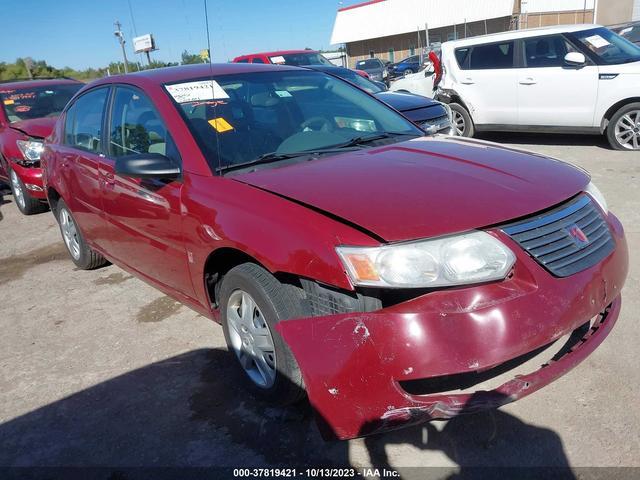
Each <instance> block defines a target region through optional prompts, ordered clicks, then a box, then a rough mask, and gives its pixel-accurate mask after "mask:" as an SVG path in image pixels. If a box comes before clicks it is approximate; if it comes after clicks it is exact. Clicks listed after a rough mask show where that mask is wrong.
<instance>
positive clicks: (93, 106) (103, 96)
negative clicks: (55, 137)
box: [64, 88, 109, 153]
mask: <svg viewBox="0 0 640 480" xmlns="http://www.w3.org/2000/svg"><path fill="white" fill-rule="evenodd" d="M108 93H109V89H108V88H99V89H97V90H92V91H90V92H88V93H85V94H84V95H82V96H81V97H80V98H78V99H77V100H76V101H75V103H74V104H73V105H72V106H71V108H69V110H67V114H66V118H65V127H64V139H65V144H67V145H69V146H71V147H74V148H79V149H80V150H86V151H88V152H93V153H100V152H102V144H101V143H102V118H103V115H104V106H105V104H106V102H107V94H108Z"/></svg>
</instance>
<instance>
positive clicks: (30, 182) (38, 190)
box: [11, 160, 47, 200]
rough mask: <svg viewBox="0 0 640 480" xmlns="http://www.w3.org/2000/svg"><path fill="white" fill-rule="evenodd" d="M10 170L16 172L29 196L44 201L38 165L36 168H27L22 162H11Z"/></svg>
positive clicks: (44, 195) (40, 170) (44, 194)
mask: <svg viewBox="0 0 640 480" xmlns="http://www.w3.org/2000/svg"><path fill="white" fill-rule="evenodd" d="M11 169H12V170H13V171H14V172H16V175H18V177H19V178H20V180H21V181H22V183H23V184H24V186H25V188H26V189H27V190H28V191H29V196H31V197H33V198H38V199H40V200H46V199H47V195H46V193H45V191H44V183H43V181H42V168H41V167H40V165H39V163H38V165H37V166H27V165H24V164H23V163H22V162H18V161H16V160H13V161H12V162H11Z"/></svg>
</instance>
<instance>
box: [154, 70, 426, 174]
mask: <svg viewBox="0 0 640 480" xmlns="http://www.w3.org/2000/svg"><path fill="white" fill-rule="evenodd" d="M193 85H207V86H208V87H207V88H206V89H203V90H202V91H201V92H199V93H198V94H197V95H196V94H194V93H193V92H194V88H193ZM165 87H166V89H167V91H168V92H169V94H170V95H171V96H172V97H173V99H174V100H175V101H176V102H177V103H178V105H179V107H180V109H181V111H182V113H183V116H184V118H185V119H186V121H187V124H188V125H189V127H190V129H191V131H192V132H193V134H194V136H195V138H196V140H197V142H198V143H199V145H200V148H201V149H202V151H203V153H204V155H205V157H206V158H207V160H208V161H209V164H210V165H211V167H212V169H214V170H218V169H220V168H226V167H228V166H232V165H240V164H246V163H248V162H253V161H257V160H259V159H260V158H261V157H264V156H265V155H268V154H272V153H273V154H281V155H282V154H288V153H289V154H290V153H296V152H317V151H318V150H322V149H331V148H338V149H339V148H344V146H345V144H347V143H349V142H352V141H353V140H354V139H357V138H366V137H369V138H374V137H376V136H378V137H379V136H381V134H386V133H389V134H390V135H389V137H390V138H385V139H384V140H382V141H385V142H395V141H400V140H401V139H402V138H403V137H404V136H410V135H415V136H422V135H423V134H424V133H423V132H422V131H421V130H419V129H418V128H416V127H415V126H414V125H413V124H412V123H411V122H409V121H408V120H407V119H405V118H404V117H403V116H401V115H400V114H398V113H396V112H395V111H393V110H392V109H390V108H389V107H387V106H386V105H385V104H383V103H382V102H379V101H377V100H375V99H374V98H372V97H370V96H369V95H368V94H366V93H365V92H363V91H362V90H360V89H358V88H355V87H354V86H353V85H351V84H350V83H347V82H345V81H343V80H340V79H338V78H335V77H332V76H330V75H326V74H324V73H321V72H312V71H307V72H299V71H289V70H287V71H283V72H260V73H244V74H236V75H225V76H220V77H216V78H215V79H214V81H213V82H211V81H210V80H209V81H208V80H200V81H197V80H192V81H184V82H181V83H175V84H169V85H166V86H165ZM184 92H186V93H184ZM396 138H397V140H396ZM405 139H406V138H405ZM356 145H357V146H360V142H357V143H356V144H355V145H353V147H355V146H356ZM367 145H369V143H367ZM272 157H273V155H272Z"/></svg>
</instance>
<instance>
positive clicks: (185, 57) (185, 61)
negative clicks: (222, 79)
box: [182, 50, 202, 65]
mask: <svg viewBox="0 0 640 480" xmlns="http://www.w3.org/2000/svg"><path fill="white" fill-rule="evenodd" d="M194 63H202V58H200V55H196V54H195V53H189V52H188V51H186V50H185V51H183V52H182V65H191V64H194Z"/></svg>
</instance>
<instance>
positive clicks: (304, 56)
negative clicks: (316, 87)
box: [269, 52, 333, 67]
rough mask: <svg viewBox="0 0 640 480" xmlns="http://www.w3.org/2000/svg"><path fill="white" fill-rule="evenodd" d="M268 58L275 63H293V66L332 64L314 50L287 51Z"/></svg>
mask: <svg viewBox="0 0 640 480" xmlns="http://www.w3.org/2000/svg"><path fill="white" fill-rule="evenodd" d="M269 59H270V60H271V63H275V64H276V65H293V66H294V67H299V66H305V65H333V64H332V63H331V62H330V61H329V60H327V59H326V58H324V57H323V56H322V55H321V54H319V53H316V52H311V53H289V54H286V55H276V56H274V57H270V58H269Z"/></svg>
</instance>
